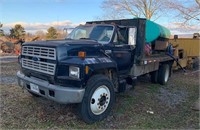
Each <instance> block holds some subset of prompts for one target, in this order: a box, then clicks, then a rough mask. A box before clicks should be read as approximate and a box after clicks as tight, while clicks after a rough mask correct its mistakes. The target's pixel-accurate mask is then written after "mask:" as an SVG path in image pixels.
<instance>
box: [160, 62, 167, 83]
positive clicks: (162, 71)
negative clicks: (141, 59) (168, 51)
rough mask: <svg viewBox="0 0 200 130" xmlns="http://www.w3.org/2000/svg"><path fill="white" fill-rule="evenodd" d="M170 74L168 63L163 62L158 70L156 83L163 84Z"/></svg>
mask: <svg viewBox="0 0 200 130" xmlns="http://www.w3.org/2000/svg"><path fill="white" fill-rule="evenodd" d="M169 76H170V67H169V65H168V64H163V65H161V66H160V68H159V70H158V83H160V84H161V85H165V84H166V83H167V81H168V80H169Z"/></svg>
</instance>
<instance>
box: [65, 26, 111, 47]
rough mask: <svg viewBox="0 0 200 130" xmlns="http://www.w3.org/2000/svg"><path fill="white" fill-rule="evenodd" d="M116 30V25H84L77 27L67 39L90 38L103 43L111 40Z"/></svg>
mask: <svg viewBox="0 0 200 130" xmlns="http://www.w3.org/2000/svg"><path fill="white" fill-rule="evenodd" d="M113 32H114V27H113V26H109V25H84V26H78V27H76V28H75V29H74V30H73V31H72V32H71V33H70V34H69V35H68V37H67V39H73V40H78V39H89V40H95V41H97V42H99V43H102V44H107V43H109V42H110V40H111V38H112V35H113Z"/></svg>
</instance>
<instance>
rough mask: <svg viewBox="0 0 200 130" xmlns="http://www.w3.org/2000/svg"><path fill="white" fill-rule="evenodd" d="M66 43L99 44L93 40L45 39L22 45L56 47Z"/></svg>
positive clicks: (66, 44)
mask: <svg viewBox="0 0 200 130" xmlns="http://www.w3.org/2000/svg"><path fill="white" fill-rule="evenodd" d="M68 45H100V43H98V42H96V41H93V40H64V39H63V40H46V41H33V42H25V43H23V46H45V47H47V46H48V47H57V46H68Z"/></svg>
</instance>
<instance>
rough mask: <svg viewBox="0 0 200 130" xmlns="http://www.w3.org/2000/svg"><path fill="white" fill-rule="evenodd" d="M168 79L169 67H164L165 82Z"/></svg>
mask: <svg viewBox="0 0 200 130" xmlns="http://www.w3.org/2000/svg"><path fill="white" fill-rule="evenodd" d="M168 79H169V69H166V72H165V82H167V81H168Z"/></svg>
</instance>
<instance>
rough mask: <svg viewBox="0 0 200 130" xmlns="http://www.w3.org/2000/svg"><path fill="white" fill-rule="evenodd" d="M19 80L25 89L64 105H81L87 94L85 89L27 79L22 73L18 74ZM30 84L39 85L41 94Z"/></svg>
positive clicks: (31, 78)
mask: <svg viewBox="0 0 200 130" xmlns="http://www.w3.org/2000/svg"><path fill="white" fill-rule="evenodd" d="M17 79H18V84H19V86H21V87H24V88H25V89H27V90H28V91H30V92H32V93H35V94H37V95H40V96H43V97H45V98H47V99H50V100H53V101H55V102H58V103H62V104H68V103H80V102H81V101H82V99H83V96H84V93H85V89H80V88H72V87H63V86H57V85H53V84H49V83H48V82H47V81H44V80H41V79H37V78H34V77H27V76H25V75H24V74H22V73H21V72H20V71H18V72H17ZM30 84H34V85H37V86H38V88H39V92H35V91H32V90H31V89H30Z"/></svg>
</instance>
